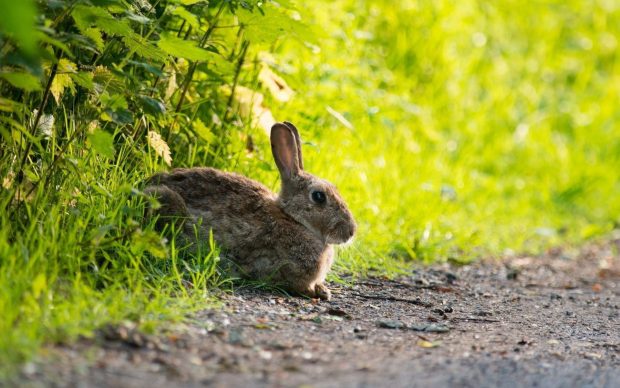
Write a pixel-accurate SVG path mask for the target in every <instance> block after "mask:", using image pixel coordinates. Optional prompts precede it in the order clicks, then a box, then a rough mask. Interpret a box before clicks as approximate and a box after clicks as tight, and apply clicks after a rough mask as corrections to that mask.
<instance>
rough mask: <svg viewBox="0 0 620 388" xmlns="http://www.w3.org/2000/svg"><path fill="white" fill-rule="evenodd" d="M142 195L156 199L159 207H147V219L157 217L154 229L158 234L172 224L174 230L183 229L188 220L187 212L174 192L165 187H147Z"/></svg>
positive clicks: (177, 194) (181, 199) (179, 197)
mask: <svg viewBox="0 0 620 388" xmlns="http://www.w3.org/2000/svg"><path fill="white" fill-rule="evenodd" d="M144 193H145V194H147V195H150V196H152V197H154V198H155V199H157V202H159V207H157V208H152V207H149V209H148V211H147V216H148V217H149V218H151V217H153V216H158V217H157V220H156V221H155V228H156V229H157V230H159V231H160V232H161V231H163V230H165V229H166V227H167V226H168V227H170V226H171V225H170V224H174V227H175V229H176V230H181V229H182V228H183V227H184V224H185V221H186V220H187V219H188V218H189V212H188V211H187V206H186V205H185V201H184V200H183V198H182V197H181V196H180V195H179V193H177V192H176V191H174V190H171V189H170V188H168V187H167V186H148V187H146V188H145V189H144Z"/></svg>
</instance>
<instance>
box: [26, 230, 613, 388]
mask: <svg viewBox="0 0 620 388" xmlns="http://www.w3.org/2000/svg"><path fill="white" fill-rule="evenodd" d="M619 246H620V243H619V242H614V243H610V244H606V245H602V246H591V247H589V248H587V249H584V250H582V251H581V252H577V253H573V254H571V253H570V252H564V251H560V250H556V251H553V252H549V253H548V254H547V255H545V256H544V257H536V258H529V257H522V258H513V259H506V260H503V261H493V262H491V261H487V262H480V263H476V264H473V265H469V266H463V267H450V266H448V265H440V266H434V267H428V268H418V269H416V270H414V271H412V273H411V275H410V276H406V277H402V278H399V279H398V280H388V279H382V278H369V279H364V280H361V281H359V282H356V283H354V285H353V286H336V285H332V290H333V292H334V297H333V301H331V302H318V301H312V300H308V299H303V298H297V297H286V296H282V295H277V294H273V293H268V292H264V291H259V290H237V291H236V292H235V293H234V294H225V295H223V297H222V298H223V300H224V303H225V306H224V307H223V308H222V309H216V310H207V311H203V312H200V313H199V314H196V315H195V316H193V317H191V319H190V320H188V322H187V323H186V324H185V325H183V326H175V327H174V328H170V330H169V332H167V333H166V334H162V335H160V336H145V335H143V334H141V333H139V332H137V331H135V330H134V329H133V328H132V327H130V326H118V327H107V328H104V329H102V330H101V331H100V332H99V333H98V334H97V336H96V337H95V339H90V340H86V339H84V340H80V341H78V342H77V343H75V344H72V345H68V346H59V347H54V348H50V349H46V352H45V353H46V355H45V356H44V357H43V356H42V357H41V358H40V360H39V361H37V362H35V363H30V364H28V365H26V366H24V368H23V372H22V374H21V377H20V380H19V383H20V385H30V386H40V385H43V386H88V387H91V386H94V387H97V386H101V387H103V386H115V387H152V388H155V387H170V386H216V387H227V386H231V387H239V386H246V387H254V386H258V387H262V386H275V387H279V386H283V387H288V386H293V387H302V386H303V387H343V386H351V387H366V386H369V387H371V386H373V387H374V386H389V387H443V386H448V385H450V386H465V387H469V386H471V387H498V386H499V387H521V386H539V387H581V386H594V387H620V257H619V255H618V250H619Z"/></svg>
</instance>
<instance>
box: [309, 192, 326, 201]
mask: <svg viewBox="0 0 620 388" xmlns="http://www.w3.org/2000/svg"><path fill="white" fill-rule="evenodd" d="M311 195H312V200H313V201H314V202H316V203H325V199H326V197H325V193H324V192H322V191H318V190H316V191H313V192H312V194H311Z"/></svg>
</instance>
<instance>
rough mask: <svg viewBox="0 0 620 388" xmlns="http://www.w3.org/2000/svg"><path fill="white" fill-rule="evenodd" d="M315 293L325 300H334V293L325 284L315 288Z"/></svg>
mask: <svg viewBox="0 0 620 388" xmlns="http://www.w3.org/2000/svg"><path fill="white" fill-rule="evenodd" d="M314 293H315V294H316V296H317V297H319V298H321V299H323V300H330V299H331V298H332V292H331V291H330V290H329V288H327V286H326V285H325V284H323V283H321V284H317V285H315V286H314Z"/></svg>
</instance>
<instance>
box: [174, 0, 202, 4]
mask: <svg viewBox="0 0 620 388" xmlns="http://www.w3.org/2000/svg"><path fill="white" fill-rule="evenodd" d="M179 1H180V2H181V4H183V5H192V4H197V3H208V2H209V0H179Z"/></svg>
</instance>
